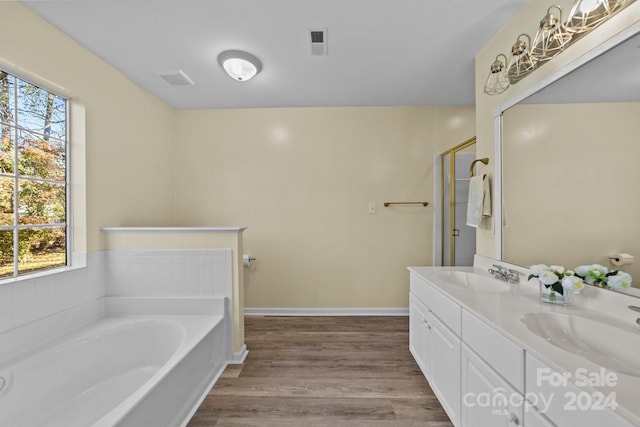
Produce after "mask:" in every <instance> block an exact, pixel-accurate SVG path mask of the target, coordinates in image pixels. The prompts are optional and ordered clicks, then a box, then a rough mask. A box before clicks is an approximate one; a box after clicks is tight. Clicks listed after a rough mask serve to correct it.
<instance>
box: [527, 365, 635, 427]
mask: <svg viewBox="0 0 640 427" xmlns="http://www.w3.org/2000/svg"><path fill="white" fill-rule="evenodd" d="M526 366H527V369H526V384H527V395H528V396H536V397H538V398H539V400H541V401H542V398H544V400H546V401H548V402H549V404H548V408H545V412H544V415H545V416H546V417H547V418H548V419H549V420H551V422H553V423H555V424H556V425H558V426H580V427H602V426H612V427H613V426H615V427H633V426H634V424H632V423H631V422H629V421H627V420H626V419H624V418H623V417H622V416H621V415H619V414H618V413H617V412H614V411H612V410H611V406H610V405H611V404H613V405H615V387H614V388H613V390H614V391H613V394H611V395H609V393H610V391H608V390H605V389H602V390H598V389H594V391H589V390H587V389H580V388H578V387H577V386H576V385H575V384H573V383H571V382H570V381H566V382H563V381H562V380H561V378H562V374H561V373H559V372H556V371H555V370H553V369H551V368H550V367H549V366H547V365H546V364H545V363H543V362H541V361H540V360H538V359H537V358H536V357H534V356H533V355H531V354H530V353H527V358H526ZM565 374H568V375H572V376H575V375H576V373H575V372H569V373H565ZM607 398H609V399H610V400H606V399H607ZM534 426H535V424H534ZM526 427H529V426H526Z"/></svg>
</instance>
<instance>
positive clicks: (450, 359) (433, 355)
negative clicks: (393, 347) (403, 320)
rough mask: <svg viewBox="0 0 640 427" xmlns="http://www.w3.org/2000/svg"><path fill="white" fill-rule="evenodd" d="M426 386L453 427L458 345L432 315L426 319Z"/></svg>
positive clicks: (457, 405)
mask: <svg viewBox="0 0 640 427" xmlns="http://www.w3.org/2000/svg"><path fill="white" fill-rule="evenodd" d="M427 321H428V322H429V324H428V326H427V329H428V331H429V333H428V341H427V343H428V345H427V365H428V366H429V368H428V372H429V377H428V378H427V379H428V380H429V384H430V385H431V389H432V390H433V391H434V393H435V394H436V396H437V397H438V400H440V403H441V404H442V407H443V408H444V410H445V412H446V413H447V415H449V418H451V422H452V423H453V424H454V425H458V419H459V417H460V350H461V342H460V338H458V337H457V336H456V335H455V334H454V333H453V332H451V330H450V329H449V328H448V327H447V326H446V325H445V324H444V323H442V322H441V321H440V320H439V319H438V317H436V316H435V315H434V314H433V312H430V313H429V317H428V318H427Z"/></svg>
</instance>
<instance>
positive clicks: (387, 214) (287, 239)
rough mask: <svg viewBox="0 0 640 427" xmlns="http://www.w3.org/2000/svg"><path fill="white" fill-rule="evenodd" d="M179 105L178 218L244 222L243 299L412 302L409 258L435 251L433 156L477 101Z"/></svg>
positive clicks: (284, 303)
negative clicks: (373, 209) (371, 209)
mask: <svg viewBox="0 0 640 427" xmlns="http://www.w3.org/2000/svg"><path fill="white" fill-rule="evenodd" d="M176 114H177V116H176V117H177V119H176V138H175V139H176V151H175V163H176V165H179V167H178V168H177V170H176V187H175V188H176V193H175V210H176V220H177V223H178V224H179V225H216V226H224V225H243V226H248V227H249V228H248V230H247V231H245V233H244V247H245V252H251V253H252V255H254V256H255V257H257V262H256V263H255V264H254V265H253V266H252V267H251V268H250V269H249V270H248V271H245V284H246V286H245V291H246V294H245V303H246V306H247V307H406V306H407V293H408V274H407V271H406V266H407V265H412V264H413V265H416V264H417V265H428V264H430V263H431V259H432V239H433V209H434V208H433V156H434V154H436V153H440V152H441V151H443V150H444V149H445V148H447V147H450V146H453V145H455V144H457V143H459V142H461V141H463V140H465V139H467V138H469V137H471V136H473V133H474V110H473V108H466V107H465V108H461V107H440V108H435V107H370V108H294V109H256V110H252V109H247V110H214V111H211V110H209V111H178V112H177V113H176ZM419 200H426V201H428V202H430V205H429V206H428V207H427V208H424V207H389V208H385V207H383V206H382V204H383V202H385V201H419ZM369 202H375V203H376V205H377V214H375V215H371V214H368V213H367V211H368V203H369Z"/></svg>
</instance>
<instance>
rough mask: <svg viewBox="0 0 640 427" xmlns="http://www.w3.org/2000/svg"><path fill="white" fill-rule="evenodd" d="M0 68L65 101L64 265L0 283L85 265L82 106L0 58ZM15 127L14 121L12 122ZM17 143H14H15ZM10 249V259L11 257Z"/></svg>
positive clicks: (1, 282)
mask: <svg viewBox="0 0 640 427" xmlns="http://www.w3.org/2000/svg"><path fill="white" fill-rule="evenodd" d="M0 69H2V70H3V71H6V72H7V73H10V74H12V75H13V76H14V77H16V78H18V79H21V80H23V81H26V82H28V83H30V84H33V85H35V86H37V87H39V88H42V89H44V90H46V91H48V92H51V93H53V94H54V95H57V96H59V97H62V98H64V99H65V100H66V104H67V105H66V134H67V135H66V148H65V152H66V153H65V154H66V171H65V181H66V209H67V212H66V222H65V224H66V252H67V257H66V259H67V263H66V265H65V266H60V267H53V268H50V269H45V270H37V271H34V272H32V273H24V274H21V275H15V269H16V266H15V265H14V276H12V277H4V278H1V279H0V285H4V284H8V283H15V282H20V281H23V280H29V279H34V278H37V277H43V276H49V275H52V274H59V273H62V272H67V271H71V270H77V269H81V268H85V267H86V266H87V221H86V137H85V107H84V105H83V104H82V103H80V102H78V101H76V100H75V99H74V97H73V96H72V94H70V93H69V92H68V91H67V90H66V89H65V88H64V87H63V86H61V85H58V84H55V83H53V82H51V81H49V80H47V79H45V78H43V77H41V76H39V75H37V74H35V73H32V72H30V71H28V70H25V69H23V68H21V67H18V66H16V65H15V64H13V63H11V62H8V61H5V60H3V59H2V58H0ZM16 126H17V123H16ZM16 143H17V142H16ZM15 251H16V248H14V258H15Z"/></svg>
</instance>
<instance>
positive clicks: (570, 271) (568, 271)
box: [564, 270, 575, 276]
mask: <svg viewBox="0 0 640 427" xmlns="http://www.w3.org/2000/svg"><path fill="white" fill-rule="evenodd" d="M564 275H565V276H575V273H574V272H573V270H565V272H564Z"/></svg>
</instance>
